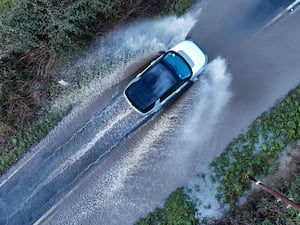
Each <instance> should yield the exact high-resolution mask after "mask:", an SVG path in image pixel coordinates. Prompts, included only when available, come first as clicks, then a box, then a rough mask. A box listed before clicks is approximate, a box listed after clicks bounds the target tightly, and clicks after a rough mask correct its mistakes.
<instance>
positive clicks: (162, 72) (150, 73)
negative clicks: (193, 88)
mask: <svg viewBox="0 0 300 225" xmlns="http://www.w3.org/2000/svg"><path fill="white" fill-rule="evenodd" d="M207 61H208V58H207V55H206V54H205V53H204V52H203V50H202V49H201V48H200V46H199V45H198V44H197V43H196V42H195V41H193V40H184V41H181V42H179V43H178V44H177V45H175V46H174V47H172V48H170V49H169V50H167V51H166V52H160V55H159V56H158V57H157V58H156V59H154V60H153V61H152V62H151V63H150V64H149V65H147V66H146V68H145V69H144V70H142V72H140V73H138V74H137V75H136V77H135V78H134V79H133V80H132V81H131V82H130V83H129V84H128V86H127V87H126V88H125V90H124V96H125V99H126V100H127V102H128V103H129V105H130V106H131V107H132V108H133V109H134V110H135V111H137V112H138V113H140V114H142V115H146V114H152V113H155V112H157V111H158V110H160V109H161V108H162V106H163V105H165V104H166V103H168V102H169V101H170V100H172V99H174V98H175V97H176V96H178V95H179V94H180V93H182V92H183V91H184V90H185V89H187V87H189V86H190V85H191V84H192V83H193V82H194V81H195V80H196V79H197V78H198V77H199V76H200V75H201V74H202V73H203V71H204V70H205V68H206V65H207Z"/></svg>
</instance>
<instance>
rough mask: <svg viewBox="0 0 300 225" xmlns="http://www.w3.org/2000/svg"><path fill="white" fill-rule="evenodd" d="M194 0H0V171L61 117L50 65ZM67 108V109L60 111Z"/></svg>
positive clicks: (65, 59) (181, 7)
mask: <svg viewBox="0 0 300 225" xmlns="http://www.w3.org/2000/svg"><path fill="white" fill-rule="evenodd" d="M194 2H195V0H167V1H163V2H161V1H158V0H154V1H153V0H152V1H149V0H138V1H133V0H129V1H122V0H101V1H99V0H82V1H75V0H62V1H57V0H47V1H45V0H18V1H16V0H2V1H1V2H0V36H1V40H0V106H1V108H0V175H1V174H3V173H4V172H5V171H6V170H7V169H8V168H9V167H10V166H11V165H12V164H13V163H15V162H16V161H17V160H18V159H19V158H20V157H21V156H22V155H23V154H24V152H26V150H27V149H28V148H29V147H30V146H31V145H32V144H33V143H35V142H37V141H38V140H40V139H41V138H42V137H43V136H44V135H45V134H47V132H48V131H49V129H51V128H52V127H53V126H54V125H55V124H57V122H58V121H59V120H60V119H61V118H62V116H63V115H64V113H63V114H55V115H53V114H49V112H48V106H49V104H50V102H51V100H52V99H53V98H55V97H57V96H59V95H60V94H61V92H62V89H59V88H57V84H56V82H55V81H57V80H59V79H58V78H57V77H56V73H55V69H56V68H58V67H60V66H61V65H64V64H67V63H68V62H70V61H71V60H73V61H74V60H75V58H76V57H79V55H80V54H81V52H82V51H84V49H85V48H86V47H87V46H89V44H90V43H91V42H92V41H93V40H94V39H95V38H96V37H99V36H101V35H103V34H105V33H106V32H108V31H109V30H110V29H111V28H113V27H114V26H117V25H118V24H120V23H124V22H127V21H129V20H132V19H135V18H136V17H153V16H157V15H164V14H181V13H183V11H184V10H185V9H186V8H188V7H189V6H190V5H191V4H193V3H194ZM65 113H67V111H66V112H65Z"/></svg>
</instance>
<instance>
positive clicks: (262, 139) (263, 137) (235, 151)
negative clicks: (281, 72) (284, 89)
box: [136, 85, 300, 225]
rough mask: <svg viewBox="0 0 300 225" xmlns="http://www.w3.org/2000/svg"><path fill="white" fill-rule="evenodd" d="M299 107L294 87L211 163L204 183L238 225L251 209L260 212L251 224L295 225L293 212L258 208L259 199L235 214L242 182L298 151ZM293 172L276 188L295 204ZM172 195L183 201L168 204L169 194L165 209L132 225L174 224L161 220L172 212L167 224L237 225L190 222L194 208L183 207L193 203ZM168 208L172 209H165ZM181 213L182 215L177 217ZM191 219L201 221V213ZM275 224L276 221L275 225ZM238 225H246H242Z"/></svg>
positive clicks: (245, 183)
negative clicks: (285, 152)
mask: <svg viewBox="0 0 300 225" xmlns="http://www.w3.org/2000/svg"><path fill="white" fill-rule="evenodd" d="M299 103H300V85H298V86H297V87H296V88H295V89H294V90H292V91H291V92H289V93H288V94H287V96H286V97H285V98H284V99H283V100H282V101H280V102H279V103H278V104H276V105H275V106H274V107H273V108H272V109H270V110H269V111H267V112H264V113H263V114H262V115H261V116H259V117H258V118H257V119H256V120H255V121H254V122H253V123H251V124H250V125H249V127H248V130H247V132H245V133H243V134H240V135H239V136H238V137H236V138H235V139H233V140H232V141H231V142H230V143H229V145H228V146H227V147H226V149H225V150H224V152H223V153H222V154H221V155H220V156H219V157H217V158H216V159H215V160H214V161H213V162H212V163H211V167H212V175H211V177H210V179H211V180H212V182H214V183H216V184H218V187H217V194H216V196H215V197H216V199H217V200H218V201H220V203H221V204H224V203H226V204H229V205H230V211H231V212H240V210H242V211H241V213H242V215H244V217H243V221H247V220H246V217H247V216H248V217H249V218H248V219H249V220H248V222H249V221H250V220H251V218H252V217H253V214H252V213H253V207H256V206H257V208H259V209H260V210H265V212H264V213H257V215H259V216H261V217H262V218H259V219H257V221H260V222H261V223H260V224H264V225H272V224H297V225H298V224H300V219H299V215H298V212H297V211H296V210H294V209H288V210H285V209H284V210H282V209H281V208H282V206H280V207H281V208H276V209H275V206H274V204H273V203H272V202H273V201H270V202H269V203H268V204H266V207H263V204H265V201H266V200H264V198H262V199H261V202H258V201H257V204H256V200H257V197H255V199H256V200H253V199H251V197H250V199H249V201H250V202H251V201H252V204H251V203H249V207H247V205H246V206H245V207H244V208H237V203H238V201H239V199H240V197H241V196H242V195H243V194H244V193H245V191H246V190H249V188H250V180H249V179H248V178H247V177H246V176H247V175H251V176H253V177H262V176H263V177H267V176H268V175H270V174H273V173H274V172H275V171H276V166H275V165H277V162H278V159H279V154H280V153H281V152H282V150H284V149H285V148H286V147H287V146H289V147H290V148H291V149H294V151H299V148H296V142H297V140H299V139H300V104H299ZM297 168H298V170H296V171H297V172H295V173H294V174H293V175H291V177H290V179H289V180H285V181H284V182H281V183H282V184H283V185H281V191H282V193H283V194H285V195H286V196H288V197H290V198H294V200H295V201H296V202H298V203H299V204H300V195H299V193H300V189H299V169H300V166H299V165H298V167H297ZM198 189H199V190H200V189H201V187H198ZM176 192H180V195H182V196H183V197H182V198H181V199H180V200H178V199H176V198H173V197H172V195H173V194H171V195H170V197H169V198H168V199H167V200H166V202H168V204H165V205H164V208H163V209H156V210H155V211H154V212H152V213H150V214H149V215H148V216H147V217H146V218H144V219H141V220H140V221H139V222H137V223H136V224H143V225H145V224H166V225H171V224H174V223H173V222H170V220H169V219H168V216H167V215H166V214H165V212H170V211H172V210H175V211H173V212H172V215H175V217H176V216H177V218H174V219H173V220H172V221H181V223H179V224H198V223H199V222H201V223H202V224H204V223H205V224H241V223H242V220H236V221H239V222H236V223H231V222H233V221H234V219H232V218H233V217H229V218H230V219H228V220H225V219H221V220H210V219H208V218H201V219H200V221H198V220H197V219H196V220H195V218H193V216H195V205H194V206H193V205H191V206H189V207H185V204H187V203H188V204H191V202H193V199H191V198H190V197H189V195H188V194H187V193H188V192H189V191H188V190H187V191H185V190H184V189H178V190H177V191H176ZM266 198H267V197H266ZM182 199H184V201H182ZM267 199H270V198H267ZM200 201H201V199H200ZM173 205H176V206H177V207H171V206H173ZM281 205H282V204H281ZM250 206H251V207H250ZM283 208H284V207H283ZM272 210H274V211H272ZM182 211H183V212H184V213H182ZM278 211H280V212H281V214H280V215H279V214H278V216H277V217H276V216H275V214H276V213H278ZM162 212H163V213H162ZM177 212H178V213H177ZM197 214H198V215H199V214H200V215H201V212H198V213H197ZM234 215H236V217H238V215H239V214H238V213H236V214H234ZM245 215H246V216H245ZM231 216H232V215H231ZM268 217H269V218H268ZM279 217H280V218H279ZM281 217H283V218H281ZM276 218H277V219H278V220H276ZM252 219H253V218H252ZM226 221H227V222H226ZM228 221H230V222H228ZM252 221H253V220H252ZM276 221H293V223H276ZM244 224H248V223H247V222H246V223H244ZM249 224H250V223H249ZM253 224H255V223H253Z"/></svg>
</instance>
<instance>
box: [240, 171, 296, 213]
mask: <svg viewBox="0 0 300 225" xmlns="http://www.w3.org/2000/svg"><path fill="white" fill-rule="evenodd" d="M246 178H248V179H249V180H251V181H252V182H253V183H255V185H257V186H259V187H260V188H261V189H263V190H264V191H266V192H268V193H269V194H271V195H273V196H275V197H276V198H278V199H280V200H281V201H283V202H285V203H286V204H288V205H289V206H292V207H293V208H294V209H296V210H298V211H299V212H300V205H298V204H297V203H295V202H293V201H292V200H290V199H288V198H287V197H285V196H284V195H282V194H280V193H279V192H277V191H274V190H273V189H271V188H270V187H268V186H267V185H265V184H264V183H262V182H261V181H259V180H256V179H255V178H253V177H251V176H249V175H247V176H246Z"/></svg>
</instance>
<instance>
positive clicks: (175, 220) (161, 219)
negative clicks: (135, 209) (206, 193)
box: [135, 188, 199, 225]
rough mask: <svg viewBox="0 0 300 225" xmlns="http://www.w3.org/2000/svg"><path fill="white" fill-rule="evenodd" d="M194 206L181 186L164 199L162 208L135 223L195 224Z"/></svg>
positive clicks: (141, 224)
mask: <svg viewBox="0 0 300 225" xmlns="http://www.w3.org/2000/svg"><path fill="white" fill-rule="evenodd" d="M195 213H196V208H195V206H194V205H193V204H192V203H191V202H190V201H189V197H188V196H187V195H186V194H185V193H184V190H183V188H179V189H177V190H176V191H175V192H173V193H172V194H171V195H170V196H169V197H168V198H167V199H166V201H165V204H164V207H163V208H156V209H155V210H154V212H152V213H150V214H149V215H148V216H147V217H146V218H144V219H141V220H140V221H139V222H137V223H136V224H135V225H156V224H159V225H171V224H172V225H197V224H198V223H199V221H198V220H197V219H196V218H195V216H194V215H195Z"/></svg>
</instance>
